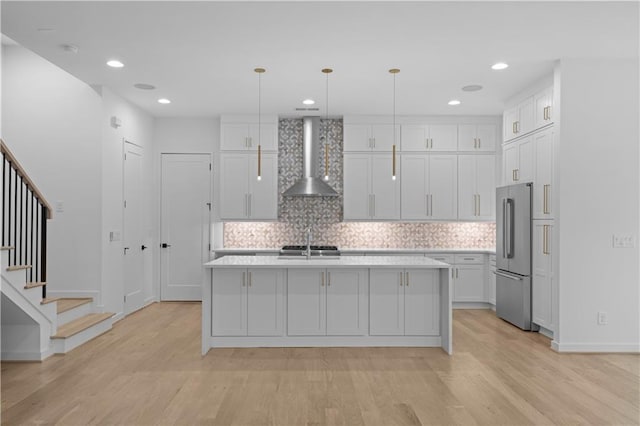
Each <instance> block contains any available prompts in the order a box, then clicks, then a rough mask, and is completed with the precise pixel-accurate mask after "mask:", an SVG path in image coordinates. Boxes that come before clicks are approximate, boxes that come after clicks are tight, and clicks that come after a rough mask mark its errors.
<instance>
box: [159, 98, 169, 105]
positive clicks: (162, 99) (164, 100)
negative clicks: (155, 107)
mask: <svg viewBox="0 0 640 426" xmlns="http://www.w3.org/2000/svg"><path fill="white" fill-rule="evenodd" d="M158 103H159V104H170V103H171V101H170V100H169V99H167V98H160V99H158Z"/></svg>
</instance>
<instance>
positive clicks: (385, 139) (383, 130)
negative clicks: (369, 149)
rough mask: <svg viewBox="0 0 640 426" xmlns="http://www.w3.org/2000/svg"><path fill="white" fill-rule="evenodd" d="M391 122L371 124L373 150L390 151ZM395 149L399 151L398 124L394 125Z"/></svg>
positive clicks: (391, 143) (392, 129) (391, 145)
mask: <svg viewBox="0 0 640 426" xmlns="http://www.w3.org/2000/svg"><path fill="white" fill-rule="evenodd" d="M393 131H394V127H393V124H374V125H372V126H371V134H372V136H373V150H374V151H389V152H390V151H391V150H392V149H393V142H394V139H393ZM395 131H396V138H395V142H396V149H397V150H398V151H400V126H399V125H396V127H395Z"/></svg>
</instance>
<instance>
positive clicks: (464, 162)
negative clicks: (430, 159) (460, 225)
mask: <svg viewBox="0 0 640 426" xmlns="http://www.w3.org/2000/svg"><path fill="white" fill-rule="evenodd" d="M476 157H477V156H476V155H458V219H463V220H473V219H476V216H477V191H476V187H477V183H478V182H477V172H476Z"/></svg>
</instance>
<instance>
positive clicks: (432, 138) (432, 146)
mask: <svg viewBox="0 0 640 426" xmlns="http://www.w3.org/2000/svg"><path fill="white" fill-rule="evenodd" d="M431 149H433V138H431Z"/></svg>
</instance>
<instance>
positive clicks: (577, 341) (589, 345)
mask: <svg viewBox="0 0 640 426" xmlns="http://www.w3.org/2000/svg"><path fill="white" fill-rule="evenodd" d="M559 67H560V70H559V71H560V72H559V73H556V80H558V77H559V79H560V81H556V88H558V87H559V88H560V91H561V93H560V99H561V106H560V110H559V111H558V109H557V108H556V112H559V113H560V117H559V118H560V128H559V133H558V134H559V145H558V151H557V153H558V162H559V167H558V170H557V173H558V175H557V187H558V198H559V200H560V203H559V205H558V215H559V216H558V230H559V235H558V244H559V251H560V252H559V258H560V265H559V285H558V288H559V290H558V291H559V298H558V309H559V318H558V320H559V324H558V332H557V333H556V336H555V340H556V341H555V342H554V347H556V348H557V349H559V350H561V351H563V350H566V351H614V350H620V351H630V350H631V351H638V350H640V317H639V309H640V306H639V291H640V290H639V289H640V275H639V258H640V255H639V250H638V248H637V240H638V232H639V228H640V223H639V222H640V208H639V203H640V198H639V193H640V191H639V189H640V188H639V186H640V176H639V169H640V161H639V158H640V156H639V145H640V144H639V140H640V133H639V127H638V115H639V113H640V109H639V100H638V93H639V85H638V77H639V74H638V61H637V60H612V59H606V60H604V59H598V60H595V59H563V60H561V62H560V65H559ZM616 233H620V234H632V235H634V237H635V238H636V248H632V249H614V248H613V247H612V236H613V234H616ZM599 311H603V312H606V313H607V315H608V322H609V323H608V325H598V324H597V315H598V312H599Z"/></svg>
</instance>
